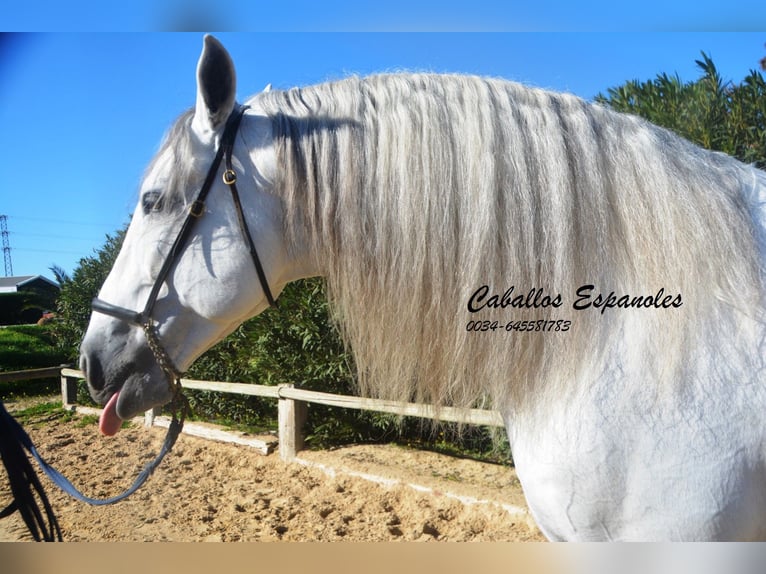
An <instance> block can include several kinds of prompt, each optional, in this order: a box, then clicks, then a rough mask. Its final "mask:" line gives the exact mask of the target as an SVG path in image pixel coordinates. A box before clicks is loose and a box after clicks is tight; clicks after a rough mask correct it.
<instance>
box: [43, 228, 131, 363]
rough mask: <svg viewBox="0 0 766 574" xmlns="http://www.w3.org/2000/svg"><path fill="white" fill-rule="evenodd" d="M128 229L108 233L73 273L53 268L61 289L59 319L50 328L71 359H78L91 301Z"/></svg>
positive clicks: (99, 287)
mask: <svg viewBox="0 0 766 574" xmlns="http://www.w3.org/2000/svg"><path fill="white" fill-rule="evenodd" d="M126 231H127V228H123V229H122V230H120V231H118V232H117V233H115V234H114V235H107V236H106V240H105V242H104V245H103V246H102V247H101V248H99V249H98V250H96V252H95V253H94V254H93V255H91V256H89V257H84V258H82V259H80V262H79V265H78V266H77V268H76V269H75V271H74V272H73V273H72V276H71V277H69V276H68V275H67V274H66V272H63V270H61V269H60V268H56V271H54V273H55V274H56V277H57V279H58V281H59V283H60V285H61V293H60V294H59V297H58V301H57V304H56V306H57V312H58V320H56V321H55V322H54V323H52V325H51V331H52V333H53V336H54V337H55V340H56V344H57V346H58V347H59V348H60V349H61V350H62V351H63V352H64V353H65V354H66V356H67V357H68V359H69V360H70V361H72V362H75V361H76V360H77V357H78V355H79V350H80V341H81V340H82V338H83V335H85V329H86V328H87V327H88V321H89V319H90V303H91V301H92V300H93V298H94V297H95V296H96V295H98V291H99V290H100V289H101V285H103V283H104V281H105V280H106V276H107V275H108V274H109V271H110V270H111V268H112V265H114V260H115V259H116V258H117V254H118V253H119V252H120V247H122V241H123V239H124V238H125V232H126Z"/></svg>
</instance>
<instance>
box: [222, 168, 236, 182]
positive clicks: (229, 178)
mask: <svg viewBox="0 0 766 574" xmlns="http://www.w3.org/2000/svg"><path fill="white" fill-rule="evenodd" d="M222 177H223V182H224V183H225V184H226V185H233V184H235V183H237V173H236V172H235V171H234V170H233V169H226V170H224V172H223V176H222Z"/></svg>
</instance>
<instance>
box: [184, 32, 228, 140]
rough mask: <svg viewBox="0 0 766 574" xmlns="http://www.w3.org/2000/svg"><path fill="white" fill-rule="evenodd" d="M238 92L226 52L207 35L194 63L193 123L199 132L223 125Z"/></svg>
mask: <svg viewBox="0 0 766 574" xmlns="http://www.w3.org/2000/svg"><path fill="white" fill-rule="evenodd" d="M236 91H237V76H236V72H235V71H234V62H232V60H231V56H229V53H228V52H227V51H226V48H224V47H223V45H222V44H221V43H220V42H219V41H218V40H217V39H216V38H214V37H213V36H211V35H209V34H207V35H206V36H205V39H204V44H203V46H202V54H201V55H200V57H199V62H198V63H197V104H196V108H195V110H194V121H195V122H196V123H197V126H198V127H199V128H201V129H203V130H204V129H213V130H215V129H216V128H217V127H218V126H220V125H221V124H222V123H224V122H225V121H226V118H228V117H229V114H230V113H231V110H232V109H233V108H234V101H235V96H236Z"/></svg>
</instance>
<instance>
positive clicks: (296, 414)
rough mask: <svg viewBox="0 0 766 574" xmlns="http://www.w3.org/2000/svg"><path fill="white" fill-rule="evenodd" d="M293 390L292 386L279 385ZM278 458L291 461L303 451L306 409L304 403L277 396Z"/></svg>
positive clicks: (281, 387)
mask: <svg viewBox="0 0 766 574" xmlns="http://www.w3.org/2000/svg"><path fill="white" fill-rule="evenodd" d="M279 388H280V390H281V389H283V388H293V385H280V386H279ZM277 413H278V417H277V418H278V422H279V456H280V457H281V458H282V460H292V459H294V458H295V456H296V454H297V453H298V451H300V450H302V449H303V425H304V423H305V422H306V416H307V415H308V408H307V405H306V403H305V402H303V401H296V400H293V399H287V398H283V397H282V395H281V394H280V395H279V406H278V411H277Z"/></svg>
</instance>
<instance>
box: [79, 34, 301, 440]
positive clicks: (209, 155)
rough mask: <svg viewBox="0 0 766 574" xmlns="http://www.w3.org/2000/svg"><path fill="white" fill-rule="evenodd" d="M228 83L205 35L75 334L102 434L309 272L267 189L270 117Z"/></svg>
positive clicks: (153, 401) (218, 53)
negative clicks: (186, 92) (83, 327)
mask: <svg viewBox="0 0 766 574" xmlns="http://www.w3.org/2000/svg"><path fill="white" fill-rule="evenodd" d="M235 89H236V75H235V70H234V65H233V62H232V60H231V57H230V56H229V54H228V52H227V51H226V50H225V49H224V48H223V46H222V45H221V44H220V43H219V42H218V41H217V40H216V39H215V38H213V37H211V36H206V37H205V40H204V46H203V50H202V54H201V56H200V59H199V63H198V66H197V97H196V105H195V107H194V108H193V109H192V110H190V111H189V112H187V113H185V114H183V115H182V116H181V117H180V118H179V119H178V120H177V122H176V124H175V125H174V126H173V128H172V129H171V131H170V132H169V133H168V135H167V137H166V140H165V143H164V144H163V145H162V146H161V148H160V150H159V151H158V153H157V155H156V156H155V158H154V159H153V160H152V162H151V163H150V165H149V167H148V169H147V171H146V174H145V177H144V180H143V182H142V184H141V187H140V196H139V201H138V206H137V208H136V210H135V212H134V214H133V218H132V220H131V223H130V226H129V228H128V231H127V233H126V235H125V239H124V243H123V246H122V249H121V251H120V253H119V255H118V257H117V259H116V261H115V264H114V267H113V268H112V270H111V272H110V273H109V275H108V277H107V279H106V280H105V282H104V285H103V287H102V288H101V291H100V293H99V297H98V298H97V299H96V300H95V301H94V311H95V312H94V313H93V314H92V316H91V319H90V324H89V326H88V329H87V331H86V333H85V337H84V339H83V341H82V345H81V357H80V366H81V369H82V370H83V372H84V373H85V376H86V379H87V382H88V386H89V390H90V393H91V396H92V397H93V398H94V400H96V401H97V402H99V403H100V404H105V405H106V407H105V409H104V414H103V415H102V417H101V425H100V428H101V431H102V432H103V433H105V434H114V433H115V432H117V430H118V429H119V427H120V422H121V421H122V420H124V419H128V418H131V417H133V416H135V415H136V414H138V413H140V412H142V411H145V410H148V409H150V408H152V407H156V406H160V405H163V404H166V403H167V402H169V401H170V400H171V399H172V397H173V379H174V378H176V377H177V374H178V373H180V372H183V371H185V370H186V369H188V367H189V366H190V365H191V364H192V362H193V361H194V360H195V359H196V358H197V357H198V356H199V355H201V354H202V353H203V352H204V351H205V350H207V349H209V348H210V347H211V346H212V345H213V344H215V343H216V342H218V341H219V340H221V339H222V338H224V337H225V336H226V335H227V334H229V333H230V332H231V331H233V330H234V329H235V328H236V327H237V326H238V325H239V324H241V323H242V322H243V321H244V320H246V319H248V318H250V317H252V316H254V315H257V314H258V313H260V312H262V311H263V310H265V309H266V308H267V307H268V306H269V304H270V302H273V299H272V297H276V296H277V295H278V294H279V292H280V291H281V290H282V288H283V286H284V285H285V284H286V283H287V282H289V281H290V280H293V279H296V278H299V277H301V276H306V275H308V274H310V273H309V272H308V271H307V270H306V268H305V265H303V264H301V263H299V262H298V261H297V259H296V258H295V257H293V256H289V255H288V251H289V250H288V248H287V245H286V243H285V241H284V238H283V233H282V204H281V202H280V201H279V199H278V198H277V197H275V196H274V195H272V194H270V191H271V190H272V181H273V177H274V174H275V155H274V151H273V148H272V145H271V140H272V126H271V120H269V119H268V118H266V117H264V116H263V115H259V114H258V111H257V110H256V109H248V110H247V111H246V112H245V109H244V108H240V107H239V106H238V105H237V103H236V101H235ZM240 114H244V117H239V115H240ZM239 122H241V123H239ZM233 123H237V125H236V126H233V125H232V124H233ZM226 140H228V141H226ZM224 148H225V149H224ZM214 158H215V159H214ZM223 160H225V164H224V162H223ZM211 161H212V164H211ZM219 164H222V165H220V167H219ZM222 176H223V177H222ZM206 180H209V181H206ZM234 181H236V186H234ZM227 187H228V188H233V189H227ZM203 188H204V189H205V192H204V194H200V190H201V189H203ZM237 188H238V189H239V193H241V200H240V198H239V193H237ZM230 191H231V193H230ZM201 196H202V197H201ZM290 251H291V253H292V250H290ZM256 253H257V255H256ZM254 262H255V263H256V265H254ZM142 309H143V311H142Z"/></svg>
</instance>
